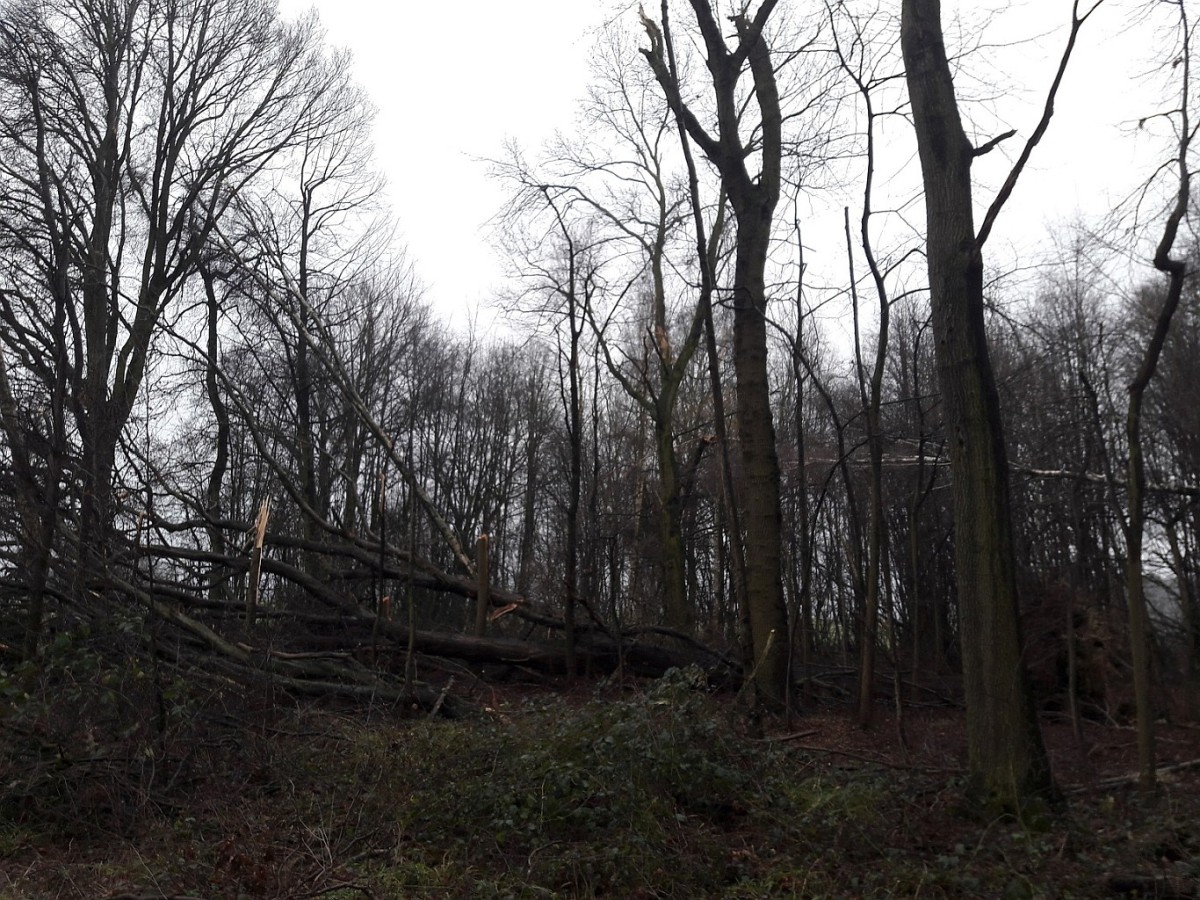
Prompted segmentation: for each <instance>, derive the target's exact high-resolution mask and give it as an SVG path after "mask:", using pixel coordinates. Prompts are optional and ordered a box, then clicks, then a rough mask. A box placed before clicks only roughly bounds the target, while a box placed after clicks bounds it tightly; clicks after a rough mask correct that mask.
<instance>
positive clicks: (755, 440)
mask: <svg viewBox="0 0 1200 900" xmlns="http://www.w3.org/2000/svg"><path fill="white" fill-rule="evenodd" d="M777 2H778V0H764V2H763V3H762V4H761V5H760V6H759V8H758V10H757V11H756V12H755V13H754V14H753V16H751V15H750V12H749V8H748V7H746V8H744V9H743V10H742V11H741V12H740V13H738V14H736V15H734V16H733V23H734V27H735V29H736V31H737V39H738V40H737V45H736V47H735V48H734V49H733V50H732V51H731V50H730V48H729V47H728V46H727V45H726V42H725V37H724V35H723V34H722V30H721V26H720V24H719V23H718V21H717V17H716V14H715V11H714V8H713V4H712V3H711V2H710V0H691V7H692V12H693V14H694V15H695V19H696V24H697V26H698V27H699V30H700V33H701V36H702V38H703V41H704V46H705V49H706V51H707V54H708V57H707V62H708V68H709V71H710V73H711V75H712V84H713V94H714V101H715V104H716V110H717V133H716V135H715V136H714V135H712V134H710V133H709V132H708V131H706V130H705V128H704V126H703V125H701V123H700V120H699V119H698V118H697V117H696V115H695V113H694V112H693V111H692V110H691V109H690V108H689V107H688V105H687V104H686V103H685V102H684V100H683V95H682V91H681V88H680V83H679V74H678V71H677V69H676V64H675V57H674V48H673V44H672V41H671V32H670V22H669V18H668V13H669V8H668V4H667V3H666V0H664V2H663V3H662V5H661V7H660V9H661V16H662V27H661V28H660V27H659V26H658V25H657V24H656V23H654V22H653V21H651V20H650V19H648V18H646V17H645V15H644V14H643V17H642V19H643V25H644V26H645V28H646V33H647V35H648V37H649V38H650V48H649V49H646V50H644V51H643V53H644V54H645V56H646V59H647V61H648V62H649V63H650V67H651V69H652V70H653V72H654V76H655V79H656V80H657V81H658V83H659V85H660V87H662V89H663V92H664V94H665V96H666V99H667V102H668V103H669V104H670V105H671V108H672V109H673V110H674V111H675V113H676V116H677V118H678V120H679V123H680V127H681V129H683V130H686V132H687V134H688V136H690V138H691V139H692V140H693V141H694V142H695V143H696V144H697V145H698V146H699V147H700V148H701V149H702V150H703V151H704V154H705V155H706V156H707V157H708V159H709V161H710V162H712V164H713V165H714V166H716V168H717V169H718V171H719V172H720V174H721V185H722V188H723V189H724V191H725V193H726V194H727V195H728V197H729V202H730V205H731V207H732V208H733V212H734V217H735V219H736V220H737V243H736V253H735V262H734V275H733V310H734V336H733V357H734V372H735V376H736V380H737V404H738V406H737V427H738V438H739V442H740V447H741V455H742V468H743V479H744V483H743V486H742V491H741V496H740V497H739V500H740V501H741V504H742V510H743V515H742V520H743V521H742V525H743V526H744V529H745V533H744V541H745V544H744V548H745V576H746V585H745V587H746V594H745V610H744V612H745V613H746V615H747V617H748V619H749V630H750V634H751V640H752V658H751V659H750V660H749V666H748V671H750V672H752V673H753V675H754V682H755V686H756V689H757V691H758V695H759V697H760V698H762V699H763V700H765V701H767V702H768V703H770V704H771V705H774V706H782V705H783V704H784V703H785V702H786V700H787V695H788V690H787V679H788V668H789V667H788V650H789V640H788V638H789V633H788V627H787V625H788V617H787V604H786V602H785V600H784V596H783V579H782V575H781V569H780V565H781V560H782V540H781V536H780V529H781V519H782V515H781V511H780V505H779V457H778V452H777V449H776V446H775V425H774V421H773V419H772V412H771V396H770V384H769V381H768V377H767V325H766V314H767V292H766V285H765V270H766V260H767V254H768V253H769V251H770V243H771V224H772V220H773V217H774V213H775V206H776V204H777V203H778V201H779V189H780V168H781V161H782V129H783V117H782V114H781V112H780V101H779V90H778V84H777V82H776V79H775V68H774V63H773V60H772V58H771V51H770V48H769V47H768V46H767V40H766V37H765V36H764V34H763V29H764V28H765V26H766V23H767V20H768V19H769V18H770V16H771V13H772V11H773V10H774V8H775V6H776V4H777ZM747 63H748V64H749V65H748V69H749V72H750V75H751V78H752V79H753V89H752V90H753V94H752V95H753V97H754V100H755V102H756V104H757V107H758V112H759V115H760V128H759V129H758V133H757V138H758V141H757V144H756V149H757V150H758V155H759V158H760V161H761V170H760V171H759V172H758V173H757V174H755V175H752V174H751V173H750V172H749V171H748V170H747V168H746V159H747V157H748V156H750V152H749V150H748V149H747V144H746V140H747V139H745V138H743V137H742V135H741V133H740V129H741V126H742V112H743V110H744V102H743V101H742V99H741V98H740V96H739V89H738V83H739V81H740V79H741V77H742V75H743V74H744V72H745V71H746V69H747V65H746V64H747ZM685 148H686V142H685ZM691 168H692V167H691V164H690V162H689V170H690V169H691ZM689 177H690V178H691V180H692V183H693V190H694V189H695V188H694V186H695V178H694V175H692V173H691V172H690V171H689ZM694 203H695V199H694V198H693V204H694ZM697 221H698V222H699V218H698V219H697ZM700 255H701V257H702V264H703V265H704V268H705V270H706V271H707V270H708V268H709V267H708V265H707V256H706V248H705V247H703V245H701V246H700ZM707 277H708V280H709V283H710V286H711V272H707ZM734 537H735V539H736V538H737V537H738V535H737V534H736V532H735V533H734Z"/></svg>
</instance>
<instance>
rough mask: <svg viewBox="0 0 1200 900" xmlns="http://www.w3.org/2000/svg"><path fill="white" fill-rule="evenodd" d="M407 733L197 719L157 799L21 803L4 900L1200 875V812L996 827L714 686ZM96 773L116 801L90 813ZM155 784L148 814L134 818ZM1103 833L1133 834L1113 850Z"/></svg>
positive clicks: (742, 894) (323, 717) (955, 887)
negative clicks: (755, 733) (785, 736)
mask: <svg viewBox="0 0 1200 900" xmlns="http://www.w3.org/2000/svg"><path fill="white" fill-rule="evenodd" d="M395 712H396V711H395V710H385V711H382V713H381V711H380V710H378V709H367V710H363V709H361V708H355V709H348V708H340V709H331V708H319V707H318V708H313V707H308V708H304V709H291V710H290V711H289V710H288V709H286V708H285V707H282V706H281V705H278V704H276V705H271V706H263V707H261V709H260V711H259V712H258V713H257V714H255V713H252V712H248V711H247V710H238V711H237V714H236V715H235V714H233V713H232V712H230V711H226V712H224V713H222V714H220V715H217V714H215V713H214V711H213V710H211V709H207V710H200V709H197V710H196V713H197V714H196V715H195V716H192V717H190V718H187V719H183V718H180V720H179V726H178V728H177V730H176V731H173V732H170V733H168V734H166V735H164V736H163V737H162V738H161V739H160V740H159V742H158V744H157V745H156V749H155V754H157V755H156V756H155V757H154V759H153V763H154V765H155V766H156V767H157V775H156V777H155V779H154V780H153V782H152V783H147V780H146V778H145V777H143V778H142V780H141V781H137V782H135V780H134V779H133V778H132V776H131V775H127V774H126V772H127V771H129V772H132V771H133V770H132V769H129V770H126V769H120V770H118V769H117V764H118V761H120V760H122V759H126V757H124V756H122V755H121V754H120V753H117V752H116V751H115V749H114V748H109V749H108V750H106V752H105V756H104V759H105V765H104V768H102V769H97V764H96V763H95V762H94V761H93V762H92V763H91V768H90V769H82V768H81V769H79V770H78V771H76V772H74V773H73V774H72V775H71V779H72V780H71V782H70V783H71V786H72V789H71V792H70V800H69V802H70V803H72V804H74V805H73V806H71V807H70V808H69V809H68V810H66V811H67V812H69V813H70V815H57V816H45V815H37V816H32V815H29V810H39V811H41V812H45V811H47V810H49V809H50V807H51V806H52V805H53V804H54V803H59V804H62V803H66V802H68V801H67V800H65V799H64V798H63V793H62V790H61V786H62V784H64V783H65V781H64V779H65V778H66V777H67V776H66V775H63V776H62V777H59V778H57V780H55V779H44V781H45V782H46V783H47V784H55V783H57V784H59V786H60V791H59V793H50V792H49V791H48V790H47V791H44V792H41V793H38V792H35V791H34V790H33V788H31V787H30V786H29V784H26V785H25V787H24V788H23V790H24V791H25V793H26V794H27V795H28V796H24V797H23V798H22V800H23V802H22V804H20V805H10V806H9V807H8V809H9V812H10V815H8V816H7V817H0V897H41V896H56V897H84V896H108V895H113V894H117V893H121V892H125V893H128V894H132V895H136V896H157V895H170V894H181V895H191V896H205V897H296V896H318V895H319V896H322V897H334V898H351V897H378V898H389V897H463V898H466V897H514V898H517V897H552V896H559V897H593V896H595V897H631V898H635V897H680V898H682V897H731V898H754V897H846V896H863V897H909V896H928V897H960V896H997V897H1000V896H1003V897H1014V898H1016V897H1069V896H1092V895H1094V890H1095V887H1096V884H1097V882H1096V878H1097V872H1098V871H1121V870H1122V869H1123V867H1127V866H1128V860H1130V859H1135V860H1136V859H1142V860H1144V861H1147V862H1151V863H1155V864H1157V863H1156V860H1157V857H1159V856H1161V857H1162V858H1163V859H1166V860H1167V862H1168V863H1170V865H1172V866H1174V869H1173V870H1172V871H1178V872H1179V874H1180V875H1181V876H1183V877H1191V875H1193V874H1194V875H1196V876H1200V871H1196V872H1195V873H1192V872H1191V870H1190V869H1189V870H1187V871H1184V869H1186V867H1187V866H1188V865H1194V862H1195V859H1196V853H1197V850H1198V848H1200V837H1198V836H1197V834H1196V831H1195V826H1194V824H1193V823H1194V821H1195V817H1194V816H1193V815H1192V813H1193V812H1194V808H1193V807H1192V806H1189V805H1186V804H1185V805H1183V806H1180V807H1178V808H1172V807H1170V806H1169V805H1168V806H1166V807H1164V806H1162V805H1159V806H1158V807H1157V808H1156V809H1154V810H1153V811H1143V810H1140V809H1138V808H1135V806H1131V805H1128V804H1126V803H1125V801H1116V802H1115V806H1113V808H1111V809H1109V808H1097V809H1095V810H1093V809H1092V808H1091V807H1086V806H1083V805H1080V804H1077V805H1076V807H1075V810H1076V815H1075V818H1071V817H1070V816H1068V817H1063V818H1061V819H1059V820H1057V822H1056V824H1055V825H1054V827H1051V828H1047V829H1037V830H1035V829H1031V828H1029V827H1026V826H1023V825H1022V824H1021V823H1019V822H1014V821H1011V820H996V821H993V822H989V823H980V822H979V820H978V818H977V817H971V816H969V815H964V814H963V813H962V811H961V803H960V799H959V798H961V796H962V790H961V789H962V785H959V784H956V783H955V782H954V781H952V780H948V778H947V777H946V776H944V775H939V774H936V773H930V772H924V773H922V772H921V771H920V769H919V767H914V768H912V769H905V768H904V767H880V766H875V765H868V764H865V763H864V762H863V760H862V759H861V758H859V757H858V756H857V755H856V754H853V753H850V754H839V753H838V752H837V751H836V750H835V751H832V752H812V751H808V750H804V749H800V748H799V747H797V746H796V744H795V743H794V742H790V741H787V740H774V741H772V740H765V741H760V740H754V739H751V738H749V737H747V736H746V735H745V734H743V733H742V732H741V730H740V729H739V727H738V726H737V724H736V722H735V721H733V716H732V714H731V712H730V703H729V701H728V699H717V698H713V697H712V696H710V695H709V694H708V693H707V692H706V691H705V690H704V689H703V679H702V677H699V676H698V675H697V674H696V673H690V672H672V673H670V674H669V675H668V676H667V677H665V678H663V679H661V680H660V681H658V682H655V683H653V684H651V685H649V686H648V687H646V688H645V689H644V690H642V691H641V692H639V693H636V694H633V695H630V694H622V695H619V696H615V697H614V696H613V694H612V692H611V691H608V692H601V691H598V692H597V694H596V696H595V697H594V698H593V699H591V700H586V701H582V702H580V701H579V700H578V699H577V698H563V697H560V696H557V695H552V694H548V695H545V696H543V697H540V698H537V699H532V700H530V699H526V700H523V701H516V702H509V703H501V704H498V705H497V706H496V708H494V709H488V710H485V711H483V712H481V713H480V714H479V715H476V716H472V717H469V718H465V719H462V720H457V721H442V720H431V719H427V718H421V719H414V720H404V719H398V718H396V717H395ZM186 729H191V730H186ZM136 746H138V745H137V744H136V743H131V745H130V747H131V748H135V747H136ZM70 755H71V754H70V753H64V754H63V758H64V759H66V758H68V757H70ZM91 758H92V759H93V760H94V759H95V754H93V756H92V757H91ZM135 763H136V765H137V766H138V767H139V768H138V771H142V770H145V769H146V766H147V762H146V760H145V759H142V760H133V759H129V764H130V765H131V766H132V765H134V764H135ZM97 771H98V772H107V773H108V777H107V780H106V782H105V784H106V785H107V791H106V792H100V799H101V801H104V802H97V801H86V795H87V791H88V789H89V788H88V784H87V781H88V778H89V777H92V774H91V773H94V772H97ZM117 771H119V772H120V773H121V777H120V778H118V777H116V776H115V775H114V774H113V773H114V772H117ZM5 774H6V777H9V776H11V775H12V774H13V770H9V771H8V772H7V773H5ZM12 783H15V781H14V782H12ZM135 783H136V784H138V785H141V789H142V791H143V793H142V796H141V797H140V798H139V800H138V802H137V804H136V811H137V815H136V816H133V817H126V818H124V819H117V818H114V816H115V815H116V813H115V812H114V809H115V810H120V809H121V808H123V807H121V806H120V804H116V803H114V802H112V800H113V794H114V792H115V791H116V790H117V788H119V787H121V786H122V785H125V786H129V785H133V784H135ZM152 788H153V789H152ZM106 798H107V799H106ZM2 799H3V798H2V797H0V800H2ZM89 802H90V803H91V805H88V803H89ZM110 807H112V808H111V809H110ZM4 808H5V807H4V805H3V804H2V803H0V809H4ZM124 808H128V804H126V806H125V807H124ZM13 810H18V814H12V811H13ZM22 810H23V811H24V812H23V813H21V812H19V811H22ZM1089 813H1096V814H1098V815H1100V816H1101V817H1102V819H1101V821H1107V820H1108V819H1111V820H1112V821H1113V822H1114V823H1117V824H1115V825H1114V828H1113V831H1112V832H1111V833H1109V834H1107V835H1105V837H1104V838H1103V840H1098V839H1097V831H1098V829H1097V827H1096V825H1095V822H1096V821H1097V819H1095V818H1094V817H1093V818H1092V819H1090V820H1088V819H1087V816H1088V814H1089ZM1148 821H1153V822H1155V823H1156V825H1155V829H1154V830H1153V831H1147V830H1146V829H1145V828H1144V827H1143V825H1144V823H1145V822H1148ZM67 822H69V827H68V826H67V825H66V824H64V823H67ZM1147 854H1149V856H1147ZM1151 857H1154V858H1153V859H1152V858H1151ZM1160 870H1161V869H1160ZM155 892H158V893H155Z"/></svg>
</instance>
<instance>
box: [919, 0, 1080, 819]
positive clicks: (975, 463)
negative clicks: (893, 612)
mask: <svg viewBox="0 0 1200 900" xmlns="http://www.w3.org/2000/svg"><path fill="white" fill-rule="evenodd" d="M1100 2H1102V0H1099V2H1097V3H1095V4H1093V5H1091V6H1090V7H1088V8H1087V10H1086V11H1084V12H1082V13H1081V12H1080V3H1079V2H1078V0H1076V2H1075V3H1074V4H1073V6H1072V13H1071V26H1070V36H1069V39H1068V42H1067V46H1066V49H1065V50H1064V52H1063V55H1062V58H1061V60H1060V63H1059V66H1058V71H1057V73H1056V75H1055V78H1054V82H1053V84H1052V86H1051V88H1050V91H1049V94H1048V96H1047V100H1046V104H1045V108H1044V112H1043V114H1042V116H1041V119H1040V121H1039V122H1038V124H1037V127H1036V128H1035V129H1034V131H1033V133H1032V134H1031V135H1030V137H1029V139H1028V141H1027V142H1026V144H1025V146H1024V148H1023V149H1022V151H1021V154H1020V156H1019V157H1018V159H1017V162H1016V164H1015V165H1014V166H1013V168H1012V170H1011V171H1010V173H1009V175H1008V178H1007V179H1006V180H1005V182H1004V184H1003V185H1002V186H1001V188H1000V191H999V193H998V194H997V196H996V198H995V199H994V200H993V201H992V204H991V205H990V207H989V208H988V210H987V212H986V213H985V215H984V218H983V222H982V223H981V225H980V227H979V229H978V230H976V228H975V224H974V209H973V187H972V180H971V165H972V163H973V162H974V160H975V159H976V158H977V157H979V156H980V155H982V154H984V153H986V152H988V151H989V150H991V149H992V148H993V147H995V145H996V144H997V143H998V142H999V141H1000V140H1002V139H1004V138H1005V137H1010V136H1011V135H1012V134H1013V132H1009V133H1007V134H1005V135H1001V136H1000V137H998V138H995V139H993V140H991V141H989V142H987V143H985V144H983V145H981V146H979V147H976V146H974V145H973V144H972V143H971V141H970V140H969V139H968V138H967V135H966V133H965V131H964V130H963V126H962V119H961V116H960V113H959V106H958V99H957V98H956V96H955V91H954V81H953V78H952V74H951V69H950V63H949V59H948V57H947V54H946V44H945V40H944V38H943V36H942V22H941V4H940V2H939V0H903V4H902V7H901V10H902V18H901V46H902V49H903V52H904V61H905V66H906V70H907V80H908V89H909V96H910V99H911V101H912V112H913V125H914V128H915V130H916V135H917V147H918V150H919V153H920V159H921V170H922V173H923V176H924V181H925V209H926V228H927V232H928V233H927V258H928V265H929V290H930V296H931V301H932V305H933V329H934V339H935V341H936V346H937V358H938V377H939V382H940V385H941V392H942V403H943V405H944V411H945V421H946V428H947V430H948V432H949V433H948V441H949V456H950V465H951V471H952V472H953V482H954V522H955V558H956V568H957V584H958V597H959V611H960V620H961V627H960V640H961V643H962V656H963V681H964V690H965V695H966V702H967V736H968V761H969V766H970V771H971V776H972V779H973V781H974V782H975V784H974V785H973V787H974V789H976V790H978V791H979V792H980V793H981V794H982V795H984V796H985V797H986V798H987V799H989V800H990V801H991V802H994V803H996V804H998V805H999V806H1000V807H1002V808H1008V809H1019V808H1021V807H1022V806H1023V805H1024V804H1025V803H1026V802H1027V801H1028V800H1029V799H1030V798H1031V797H1037V796H1041V797H1046V796H1050V795H1051V794H1052V793H1053V790H1054V788H1053V780H1052V778H1051V773H1050V766H1049V761H1048V759H1047V757H1046V751H1045V747H1044V745H1043V743H1042V738H1041V732H1040V730H1039V728H1038V722H1037V714H1036V710H1035V709H1034V706H1033V700H1032V697H1031V695H1030V692H1029V685H1028V680H1027V677H1026V673H1025V667H1024V663H1023V660H1022V645H1021V633H1020V620H1019V614H1018V598H1017V567H1016V557H1015V554H1014V548H1013V533H1012V517H1011V513H1010V508H1009V487H1008V459H1007V453H1006V450H1005V446H1004V434H1003V427H1002V424H1001V419H1000V403H999V397H998V394H997V391H996V383H995V378H994V374H993V371H992V363H991V359H990V356H989V353H988V339H987V331H986V327H985V323H984V305H983V247H984V245H985V243H986V242H987V239H988V237H989V236H990V234H991V231H992V228H993V226H994V225H995V222H996V218H997V216H998V215H999V214H1000V211H1001V210H1002V209H1003V207H1004V204H1005V203H1006V202H1007V200H1008V198H1009V197H1010V196H1011V195H1012V191H1013V189H1014V188H1015V186H1016V183H1017V180H1018V178H1019V177H1020V175H1021V172H1022V171H1023V170H1024V167H1025V164H1026V163H1027V162H1028V160H1029V158H1030V155H1031V154H1032V152H1033V150H1034V148H1035V147H1036V146H1037V144H1038V142H1039V141H1040V140H1041V138H1042V136H1043V135H1044V134H1045V132H1046V129H1047V127H1048V126H1049V124H1050V119H1051V116H1052V115H1053V110H1054V98H1055V96H1056V95H1057V93H1058V88H1059V85H1060V84H1061V83H1062V78H1063V75H1064V74H1065V72H1066V68H1067V64H1068V62H1069V60H1070V57H1071V51H1072V50H1073V49H1074V47H1075V41H1076V37H1077V36H1078V33H1079V29H1080V28H1081V27H1082V26H1083V24H1084V22H1086V21H1087V19H1088V18H1089V17H1090V16H1091V14H1092V13H1093V12H1095V10H1096V8H1097V7H1098V6H1099V5H1100Z"/></svg>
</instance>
